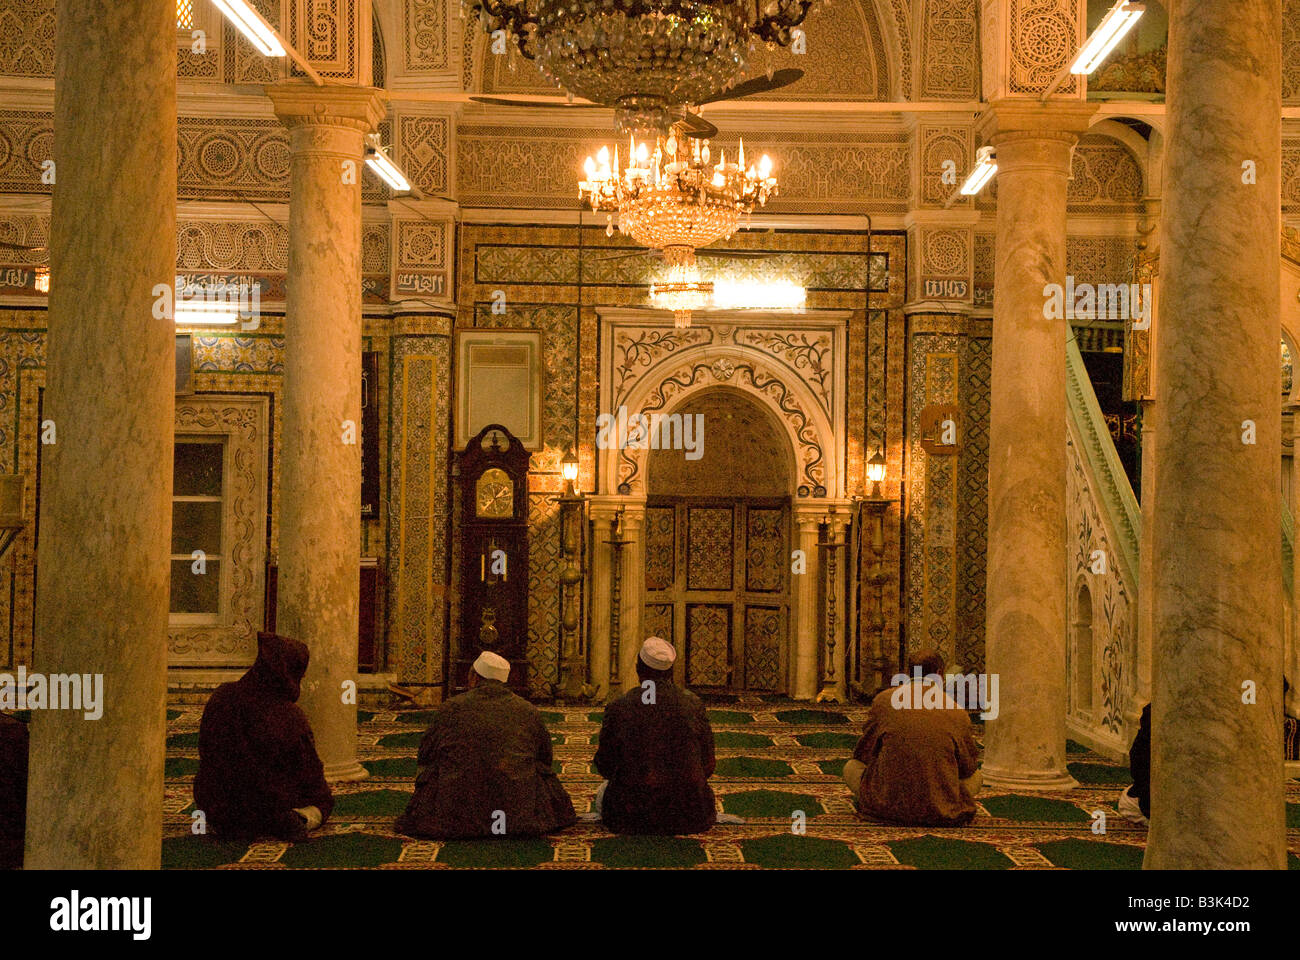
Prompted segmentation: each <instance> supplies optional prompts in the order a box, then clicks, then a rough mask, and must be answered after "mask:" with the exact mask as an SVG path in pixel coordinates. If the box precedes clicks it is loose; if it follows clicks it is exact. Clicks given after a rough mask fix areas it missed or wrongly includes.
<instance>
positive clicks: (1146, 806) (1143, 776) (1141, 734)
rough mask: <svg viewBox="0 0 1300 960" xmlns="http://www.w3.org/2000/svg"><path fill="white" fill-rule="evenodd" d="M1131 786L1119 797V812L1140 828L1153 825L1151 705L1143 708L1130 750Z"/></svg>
mask: <svg viewBox="0 0 1300 960" xmlns="http://www.w3.org/2000/svg"><path fill="white" fill-rule="evenodd" d="M1128 770H1129V773H1130V774H1131V775H1132V777H1133V783H1132V785H1131V786H1127V787H1125V788H1124V792H1123V793H1121V794H1120V795H1119V812H1120V815H1121V816H1123V817H1124V819H1125V820H1130V821H1132V822H1133V823H1136V824H1138V825H1140V826H1143V827H1147V826H1150V825H1151V704H1149V703H1148V704H1147V705H1146V706H1145V707H1143V708H1142V720H1141V722H1139V723H1138V732H1137V736H1135V737H1134V738H1133V746H1131V747H1129V750H1128Z"/></svg>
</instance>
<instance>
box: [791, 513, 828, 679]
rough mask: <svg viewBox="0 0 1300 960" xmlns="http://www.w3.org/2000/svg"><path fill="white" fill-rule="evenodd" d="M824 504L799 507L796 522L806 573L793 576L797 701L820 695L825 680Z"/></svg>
mask: <svg viewBox="0 0 1300 960" xmlns="http://www.w3.org/2000/svg"><path fill="white" fill-rule="evenodd" d="M825 512H826V507H825V506H824V505H821V504H818V505H815V506H811V507H809V506H803V505H799V504H796V505H795V508H794V521H795V527H796V529H797V531H798V532H797V534H796V537H797V540H796V543H795V547H796V548H797V549H798V550H801V551H803V557H804V564H805V568H804V572H803V573H795V574H793V575H792V579H793V580H794V609H793V611H791V617H790V620H791V628H790V639H791V644H790V648H791V651H792V653H793V656H792V657H791V658H790V661H791V662H790V677H789V683H788V687H789V690H790V696H792V697H794V699H796V700H811V699H812V698H813V697H815V696H816V695H817V685H818V682H819V681H820V680H821V677H820V675H819V674H818V672H817V664H818V659H819V657H818V650H817V644H818V643H819V642H820V640H821V636H822V624H821V619H820V611H819V605H818V603H817V597H818V593H819V591H818V589H817V588H818V576H819V571H820V570H821V550H820V548H818V546H817V539H818V530H819V528H820V525H821V519H822V516H823V515H824V514H825Z"/></svg>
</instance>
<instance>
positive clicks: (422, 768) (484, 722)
mask: <svg viewBox="0 0 1300 960" xmlns="http://www.w3.org/2000/svg"><path fill="white" fill-rule="evenodd" d="M509 676H510V662H509V661H508V660H506V659H505V658H504V657H500V656H498V655H497V654H495V653H488V652H484V653H482V654H480V655H479V658H478V659H477V660H475V661H474V669H473V671H472V672H471V673H470V689H469V690H468V691H466V692H465V693H462V694H460V696H456V697H452V698H451V699H450V700H448V701H447V702H446V703H444V704H443V705H442V707H441V708H440V709H439V710H438V712H437V713H436V714H435V715H434V718H433V723H431V724H430V725H429V729H428V731H426V732H425V734H424V738H423V740H421V741H420V752H419V756H418V758H417V764H418V768H419V772H418V773H417V774H416V778H415V795H414V796H413V797H411V801H410V803H408V804H407V805H406V812H405V813H403V814H402V815H401V816H400V817H398V818H397V823H396V827H397V831H398V832H399V833H404V834H406V835H407V836H411V837H431V838H434V839H457V838H468V837H493V836H498V837H500V836H504V837H535V836H537V835H539V834H543V833H550V832H551V831H553V830H559V829H561V828H563V827H567V826H569V825H571V824H573V823H575V822H577V815H576V814H575V813H574V811H573V801H572V800H570V799H569V795H568V794H567V793H565V791H564V787H563V785H561V783H560V780H559V778H558V777H557V776H556V775H555V771H554V770H552V769H551V735H550V733H549V732H548V731H547V729H546V724H545V723H543V722H542V715H541V713H540V712H539V711H538V710H537V708H536V707H534V706H533V705H532V704H531V703H529V702H528V701H527V700H525V699H523V697H518V696H516V695H515V694H513V693H511V692H510V690H509V689H508V688H507V687H506V680H507V679H508V678H509Z"/></svg>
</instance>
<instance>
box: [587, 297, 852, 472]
mask: <svg viewBox="0 0 1300 960" xmlns="http://www.w3.org/2000/svg"><path fill="white" fill-rule="evenodd" d="M810 315H811V316H813V317H814V319H811V320H810ZM847 316H848V315H847V314H846V313H843V312H842V311H816V312H813V311H809V312H808V313H805V314H804V315H802V316H800V317H792V318H779V317H768V318H755V317H752V315H751V316H744V315H739V314H730V313H727V314H724V313H717V314H712V315H697V317H696V321H695V324H694V325H693V326H692V327H690V328H687V329H686V330H675V329H674V328H673V327H672V326H671V320H670V319H669V315H667V314H662V313H660V312H658V311H636V310H614V311H609V312H608V313H606V312H605V311H602V324H603V332H602V357H601V370H602V375H601V401H600V410H601V414H600V415H601V416H602V417H605V418H608V419H607V420H606V421H605V422H606V423H608V425H609V431H608V432H607V434H606V435H605V437H604V438H603V439H602V437H601V436H600V434H599V427H600V423H599V422H598V424H597V427H598V435H597V447H598V449H597V451H596V454H597V458H598V461H599V465H600V467H599V470H600V491H601V492H602V493H605V494H610V495H622V496H629V495H630V496H641V497H644V496H645V495H646V492H647V487H646V476H647V460H648V457H649V454H650V452H651V451H650V449H649V447H648V445H642V444H640V443H631V442H628V443H623V442H621V440H620V437H624V438H626V436H627V434H628V433H629V432H630V431H629V430H628V429H625V428H624V427H623V426H622V424H624V423H626V424H628V425H631V424H632V422H633V421H632V417H633V416H635V415H640V416H643V417H654V416H656V415H658V416H661V417H662V416H664V415H666V414H670V413H671V411H673V410H674V409H677V408H678V407H679V406H680V404H681V403H682V402H684V401H685V400H687V399H688V398H690V397H692V396H693V395H695V394H698V393H700V392H702V391H706V390H709V389H712V388H716V387H727V388H730V389H732V390H735V391H739V392H741V393H744V394H746V395H747V396H748V397H749V398H751V399H752V400H753V401H754V402H756V403H758V404H759V405H760V406H761V407H762V408H763V409H764V410H765V411H766V412H767V413H768V414H769V415H770V416H771V417H772V418H773V420H774V421H775V422H776V423H778V424H779V425H780V427H781V429H782V430H783V432H784V434H785V438H786V442H787V443H788V445H789V449H791V450H792V451H793V452H794V468H793V471H792V473H793V475H794V482H793V484H792V486H793V489H794V493H795V495H796V496H797V497H799V498H810V497H811V498H826V497H830V498H835V497H842V496H844V489H843V484H844V475H843V458H844V451H845V436H844V422H843V419H844V406H845V392H844V391H845V380H844V370H843V357H844V346H845V330H844V327H843V323H844V320H845V319H846V318H847ZM616 425H617V432H613V431H614V430H615V427H616ZM706 429H707V428H706Z"/></svg>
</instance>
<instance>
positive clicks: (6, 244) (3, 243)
mask: <svg viewBox="0 0 1300 960" xmlns="http://www.w3.org/2000/svg"><path fill="white" fill-rule="evenodd" d="M0 247H3V248H4V249H6V250H22V251H23V252H25V253H44V252H45V251H46V247H45V246H43V245H41V246H33V245H31V244H27V243H14V242H13V241H11V240H0Z"/></svg>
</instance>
